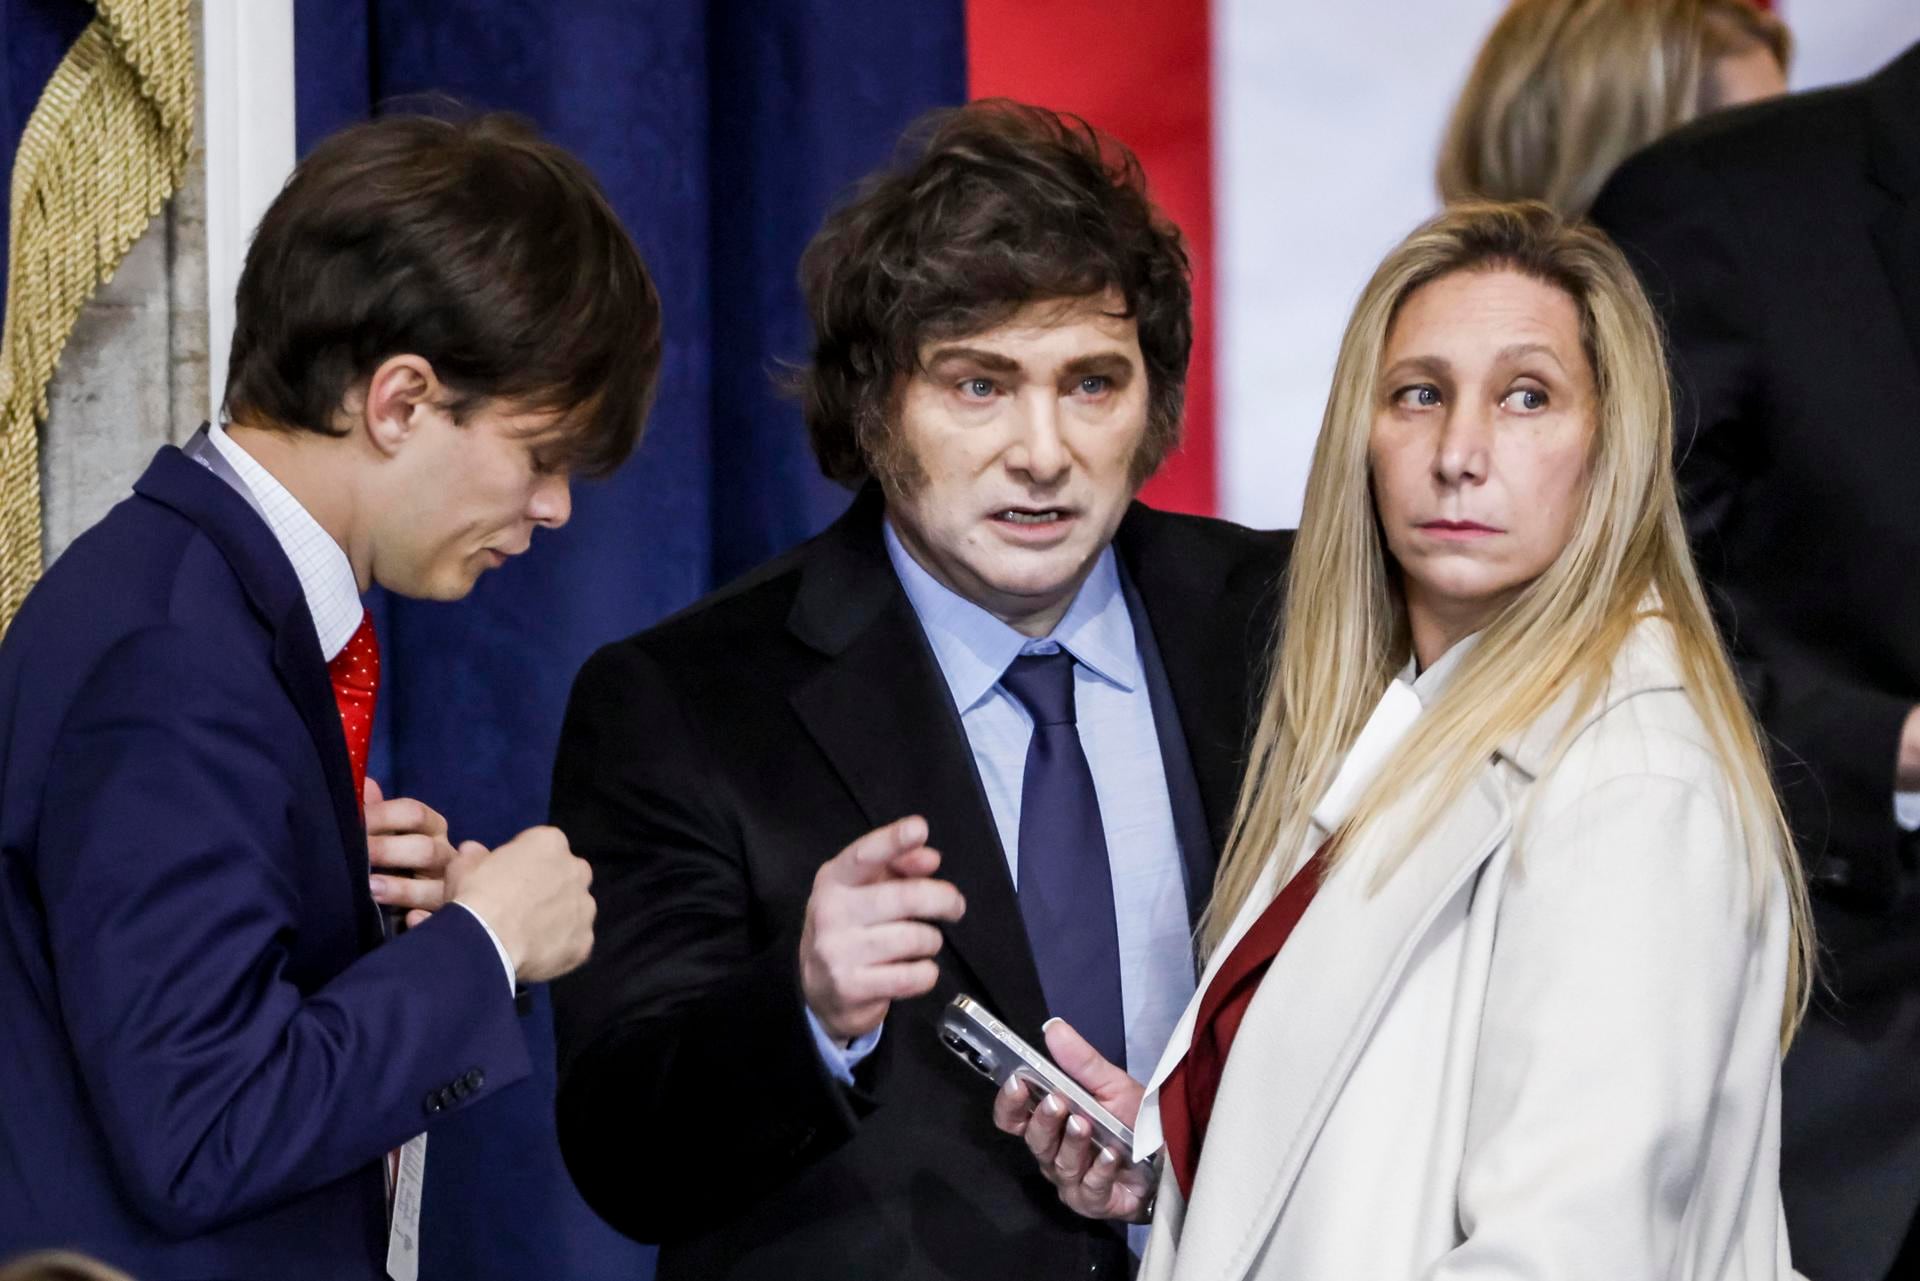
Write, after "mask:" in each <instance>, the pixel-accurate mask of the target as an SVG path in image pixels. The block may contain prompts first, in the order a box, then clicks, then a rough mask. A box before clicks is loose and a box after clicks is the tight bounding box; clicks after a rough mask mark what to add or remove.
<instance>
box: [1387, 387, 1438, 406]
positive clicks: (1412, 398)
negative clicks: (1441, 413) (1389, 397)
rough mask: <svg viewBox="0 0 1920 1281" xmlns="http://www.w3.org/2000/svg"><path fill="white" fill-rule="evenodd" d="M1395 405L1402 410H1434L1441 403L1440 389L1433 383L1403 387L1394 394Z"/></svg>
mask: <svg viewBox="0 0 1920 1281" xmlns="http://www.w3.org/2000/svg"><path fill="white" fill-rule="evenodd" d="M1393 403H1394V404H1395V405H1397V406H1398V407H1400V408H1401V409H1432V408H1433V407H1434V406H1436V405H1438V404H1439V403H1440V389H1439V388H1438V387H1435V386H1434V385H1433V384H1432V383H1418V384H1415V385H1414V386H1412V387H1402V388H1401V389H1400V390H1398V391H1396V392H1394V393H1393Z"/></svg>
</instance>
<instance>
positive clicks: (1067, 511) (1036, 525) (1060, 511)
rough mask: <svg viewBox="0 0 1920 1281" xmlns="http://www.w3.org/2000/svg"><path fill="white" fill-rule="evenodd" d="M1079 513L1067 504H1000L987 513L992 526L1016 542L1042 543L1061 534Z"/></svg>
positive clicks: (1069, 527) (1070, 526)
mask: <svg viewBox="0 0 1920 1281" xmlns="http://www.w3.org/2000/svg"><path fill="white" fill-rule="evenodd" d="M1078 516H1079V513H1078V512H1076V511H1074V510H1073V509H1072V508H1071V507H1025V506H1022V507H1002V508H1001V509H1000V510H999V511H996V512H993V513H991V515H990V517H989V519H991V520H992V522H993V525H994V528H995V529H997V530H999V531H1000V533H1001V534H1002V535H1003V536H1005V537H1007V538H1010V539H1013V540H1014V541H1016V542H1020V543H1025V544H1029V545H1031V544H1044V543H1050V542H1054V541H1056V540H1058V539H1059V538H1062V537H1064V536H1065V534H1066V532H1067V531H1068V530H1069V529H1071V528H1072V526H1073V522H1074V521H1075V520H1076V519H1077V518H1078Z"/></svg>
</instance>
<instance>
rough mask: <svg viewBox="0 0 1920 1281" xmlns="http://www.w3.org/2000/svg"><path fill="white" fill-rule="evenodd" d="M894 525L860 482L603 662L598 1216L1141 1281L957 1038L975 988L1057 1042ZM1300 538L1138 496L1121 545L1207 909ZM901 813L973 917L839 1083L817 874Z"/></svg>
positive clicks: (940, 1271) (689, 1259)
mask: <svg viewBox="0 0 1920 1281" xmlns="http://www.w3.org/2000/svg"><path fill="white" fill-rule="evenodd" d="M881 514H882V503H881V501H880V498H879V496H878V494H877V492H875V491H873V490H871V489H870V490H868V491H866V492H864V493H863V494H862V495H861V496H860V497H859V498H858V499H856V501H855V503H854V505H853V507H852V508H851V509H850V510H849V511H848V513H847V514H846V515H845V516H844V517H843V518H842V519H841V520H840V521H839V522H837V523H836V524H835V525H834V526H833V527H832V528H830V529H829V530H827V531H826V532H825V533H824V534H822V535H821V536H820V537H819V538H817V539H815V540H813V541H812V542H810V543H808V544H807V545H805V546H803V547H801V548H800V549H799V550H797V551H795V552H793V553H791V554H789V555H788V556H786V557H784V558H782V559H780V560H778V561H775V562H773V563H772V564H771V565H769V566H767V567H765V568H763V569H761V570H760V571H758V572H757V573H756V574H754V575H753V576H751V577H750V578H749V579H747V580H745V581H744V582H742V583H740V584H738V585H736V586H734V587H731V588H729V589H727V590H725V591H723V592H721V593H720V594H719V595H717V596H715V597H713V598H710V599H709V600H707V601H705V602H702V603H701V604H699V605H697V606H695V607H694V608H693V609H691V610H689V611H688V612H686V613H684V614H682V615H680V616H678V617H677V618H674V619H671V620H669V621H668V622H666V623H664V624H662V625H660V626H659V627H656V628H654V629H652V630H650V631H647V632H644V633H642V634H640V635H638V636H635V637H632V638H631V639H628V640H626V641H623V642H620V643H618V644H616V645H612V646H609V647H607V648H606V649H604V650H602V651H600V652H599V653H598V654H596V655H595V656H594V657H593V658H592V659H591V660H590V661H589V662H588V664H587V665H586V667H585V668H584V669H583V670H582V672H581V674H580V677H579V679H578V681H577V682H576V684H575V686H574V691H573V698H572V703H571V706H570V708H569V711H568V715H567V720H566V727H565V729H564V731H563V734H562V740H561V747H560V754H559V761H558V765H557V767H556V769H555V773H554V792H553V796H554V800H553V819H554V822H555V823H556V825H558V826H560V827H561V828H563V829H564V830H565V831H566V832H567V833H568V834H569V836H570V837H571V838H572V841H573V845H574V848H575V849H576V850H577V851H579V852H580V853H581V854H582V855H583V856H585V857H587V858H588V859H590V860H591V861H592V862H593V865H594V870H595V882H594V889H595V894H596V896H597V897H598V900H599V903H600V916H599V923H598V924H599V929H598V944H597V946H596V950H595V953H594V957H593V960H592V961H591V962H590V963H589V964H588V965H587V967H586V968H585V969H583V970H581V971H580V972H579V973H578V974H576V975H574V976H572V977H570V978H568V979H566V980H564V981H562V982H561V983H559V984H557V985H556V987H555V990H554V991H555V1008H556V1011H557V1019H558V1027H559V1037H560V1051H561V1080H560V1094H559V1103H558V1107H559V1125H560V1136H561V1147H562V1150H563V1151H564V1153H565V1155H566V1159H567V1164H568V1168H569V1169H570V1170H571V1171H572V1173H573V1177H574V1180H575V1182H576V1183H577V1184H578V1185H579V1187H580V1190H581V1192H582V1193H583V1194H584V1195H585V1197H586V1199H587V1201H588V1202H589V1204H591V1205H592V1206H593V1207H594V1208H595V1209H596V1210H597V1211H598V1212H599V1213H600V1214H601V1215H602V1216H603V1217H604V1218H605V1219H607V1221H608V1222H610V1223H612V1224H613V1225H614V1226H615V1227H617V1228H619V1229H621V1230H622V1231H624V1232H626V1233H627V1234H628V1235H630V1236H633V1237H636V1238H639V1239H641V1240H649V1241H660V1242H662V1243H663V1247H664V1248H663V1250H662V1253H661V1258H660V1265H659V1266H660V1276H661V1277H662V1278H663V1281H672V1279H674V1278H693V1277H698V1278H721V1277H727V1278H744V1277H756V1278H757V1277H766V1278H778V1281H798V1279H800V1278H807V1277H820V1278H844V1277H861V1278H894V1277H899V1278H904V1277H914V1278H920V1277H925V1278H962V1277H965V1278H981V1279H982V1281H1006V1279H1007V1278H1010V1277H1026V1276H1068V1275H1078V1276H1088V1275H1093V1276H1123V1275H1125V1273H1126V1270H1127V1266H1128V1256H1127V1254H1126V1251H1125V1247H1124V1242H1123V1238H1122V1236H1121V1234H1120V1233H1119V1232H1117V1231H1116V1230H1115V1229H1114V1228H1113V1227H1111V1226H1109V1225H1100V1224H1092V1223H1088V1222H1086V1221H1085V1220H1081V1219H1078V1218H1077V1217H1076V1216H1074V1215H1073V1214H1071V1213H1069V1212H1068V1211H1067V1210H1066V1209H1064V1208H1063V1207H1062V1206H1061V1205H1060V1203H1059V1200H1058V1198H1057V1196H1056V1195H1055V1193H1054V1191H1053V1189H1052V1188H1051V1187H1050V1186H1049V1185H1048V1184H1047V1183H1046V1182H1045V1181H1043V1180H1042V1179H1041V1178H1040V1177H1039V1175H1038V1174H1037V1173H1036V1172H1035V1170H1034V1168H1033V1163H1032V1161H1031V1160H1030V1159H1029V1158H1028V1157H1027V1155H1026V1152H1025V1150H1024V1149H1023V1148H1022V1147H1021V1146H1020V1144H1019V1142H1018V1140H1015V1139H1010V1138H1008V1137H1006V1136H1004V1135H1001V1134H999V1133H998V1132H997V1131H995V1130H994V1129H993V1126H992V1123H991V1116H990V1113H991V1093H990V1089H989V1087H988V1086H986V1084H985V1083H983V1082H982V1081H981V1080H980V1079H979V1078H978V1077H976V1076H974V1075H973V1074H972V1073H971V1072H970V1070H969V1069H967V1068H966V1067H964V1066H963V1065H962V1064H960V1063H959V1062H958V1060H956V1059H954V1058H953V1057H952V1056H951V1055H950V1054H949V1053H948V1052H947V1051H946V1050H945V1049H944V1048H943V1047H942V1046H940V1045H939V1044H938V1041H937V1039H936V1036H935V1032H934V1024H935V1020H936V1019H937V1016H938V1014H939V1011H940V1009H941V1007H942V1006H943V1005H944V1004H945V1002H946V1001H947V1000H948V999H949V998H950V997H951V996H952V995H953V994H954V993H955V992H956V991H966V992H969V993H971V994H973V995H976V996H978V997H980V998H981V999H982V1000H983V1001H985V1002H987V1003H988V1004H989V1005H991V1006H992V1007H993V1008H995V1009H996V1010H997V1011H998V1012H999V1013H1000V1014H1001V1016H1002V1017H1003V1018H1005V1019H1007V1020H1008V1021H1009V1022H1011V1023H1012V1024H1013V1025H1014V1026H1015V1027H1016V1028H1017V1029H1018V1030H1019V1031H1020V1032H1021V1033H1022V1034H1023V1035H1026V1036H1029V1037H1031V1038H1033V1039H1034V1040H1036V1041H1037V1040H1038V1039H1039V1025H1040V1023H1041V1022H1042V1021H1043V1019H1044V1018H1045V1007H1044V1004H1043V1000H1042V996H1041V991H1040V983H1039V979H1038V976H1037V974H1036V972H1035V969H1034V964H1033V960H1032V957H1031V954H1030V952H1029V949H1028V946H1027V941H1026V936H1025V932H1024V929H1023V926H1022V924H1021V919H1020V913H1019V908H1018V906H1017V904H1016V902H1015V899H1014V890H1013V885H1012V881H1011V878H1010V877H1009V876H1008V873H1007V865H1006V860H1005V857H1004V856H1003V854H1002V851H1001V849H1000V844H999V839H998V836H997V834H996V832H995V829H994V826H993V819H992V815H991V811H990V810H989V808H988V805H987V801H986V797H985V794H984V792H983V791H982V789H981V786H980V783H979V780H978V778H977V776H976V773H975V769H974V765H973V757H972V752H971V750H970V748H969V747H968V744H967V740H966V737H965V733H964V731H963V730H962V728H961V725H960V720H959V716H958V713H957V711H956V710H955V708H954V706H953V702H952V698H951V696H950V694H949V693H948V690H947V686H946V683H945V681H944V680H943V679H942V677H941V675H940V672H939V669H938V666H937V665H936V662H935V659H934V657H933V653H932V650H931V648H930V647H929V646H928V644H927V641H926V638H925V635H924V633H923V632H922V630H921V628H920V624H919V620H918V619H917V617H916V616H915V615H914V612H913V608H912V606H911V605H910V604H909V602H908V600H907V597H906V594H905V592H904V591H903V590H902V589H901V587H900V584H899V581H898V579H897V578H896V576H895V574H894V572H893V568H892V566H891V564H890V563H889V562H888V559H887V555H886V551H885V547H884V544H883V541H882V534H881ZM1289 542H1290V538H1289V536H1288V535H1285V534H1260V533H1254V532H1252V531H1249V530H1245V529H1241V528H1239V527H1237V526H1233V525H1228V524H1225V523H1223V522H1219V521H1211V520H1203V519H1199V518H1194V517H1184V516H1173V515H1167V514H1164V513H1160V512H1156V511H1153V510H1151V509H1149V508H1146V507H1143V506H1139V505H1136V506H1135V507H1134V508H1133V509H1132V510H1131V511H1130V512H1129V513H1128V515H1127V517H1126V519H1125V521H1124V522H1123V524H1122V525H1121V528H1120V531H1119V533H1118V535H1117V537H1116V539H1115V548H1116V550H1117V552H1118V554H1119V557H1120V560H1121V564H1122V567H1123V570H1124V572H1125V577H1126V578H1127V579H1128V580H1129V582H1130V584H1131V586H1132V588H1133V589H1134V599H1135V601H1136V602H1137V603H1139V604H1143V605H1144V610H1145V614H1146V620H1147V623H1148V624H1149V628H1150V631H1149V634H1148V635H1147V636H1146V637H1145V638H1144V639H1146V640H1147V641H1148V642H1149V643H1148V645H1146V646H1143V656H1145V657H1147V658H1148V659H1149V662H1148V664H1147V666H1148V680H1149V684H1150V685H1152V684H1154V683H1156V682H1158V683H1163V684H1164V688H1165V690H1167V691H1170V693H1171V699H1170V700H1169V701H1168V702H1166V703H1162V702H1160V701H1156V707H1155V715H1156V720H1157V721H1158V722H1160V725H1161V729H1162V737H1163V743H1164V747H1163V756H1164V755H1169V750H1168V749H1171V756H1172V757H1177V756H1179V755H1181V754H1184V755H1185V756H1186V757H1187V758H1188V759H1189V760H1190V762H1191V770H1190V772H1189V771H1185V770H1179V769H1175V768H1169V771H1168V773H1169V777H1170V778H1174V777H1176V776H1187V777H1190V778H1191V780H1192V785H1191V786H1190V787H1188V788H1186V789H1182V788H1180V787H1179V786H1178V785H1176V784H1170V787H1171V788H1172V790H1173V792H1174V796H1173V800H1174V802H1175V804H1174V808H1175V816H1176V826H1179V827H1181V828H1183V829H1184V830H1183V837H1185V839H1183V841H1182V847H1183V854H1184V855H1185V856H1186V861H1187V870H1188V879H1189V900H1190V903H1191V904H1192V905H1193V906H1194V907H1195V908H1196V909H1197V908H1198V907H1199V906H1202V905H1204V901H1205V898H1206V896H1207V894H1208V892H1209V891H1210V888H1211V880H1212V869H1213V863H1214V860H1215V852H1216V851H1217V850H1218V848H1219V846H1220V843H1221V841H1222V839H1223V837H1224V834H1225V831H1226V827H1227V824H1228V822H1229V820H1230V818H1231V814H1232V806H1233V801H1234V797H1235V792H1236V789H1237V787H1238V783H1239V776H1240V769H1241V763H1242V756H1243V746H1244V741H1245V739H1246V737H1247V734H1248V728H1249V724H1250V716H1251V713H1252V710H1253V707H1254V703H1255V698H1256V695H1257V690H1256V688H1255V686H1256V681H1257V678H1256V675H1255V673H1256V670H1257V669H1259V668H1261V667H1262V666H1263V660H1264V656H1265V652H1266V648H1267V645H1268V642H1269V640H1270V638H1271V634H1272V626H1273V617H1274V612H1275V608H1276V606H1277V603H1278V599H1279V598H1278V579H1279V574H1280V571H1281V569H1282V567H1283V564H1284V558H1285V553H1286V549H1287V547H1288V546H1289ZM1136 621H1137V619H1136ZM1154 650H1157V651H1158V657H1159V659H1160V668H1161V671H1160V673H1155V672H1154V670H1153V669H1154V666H1155V665H1154V664H1153V662H1152V661H1151V659H1152V651H1154ZM1176 708H1177V711H1176V710H1175V709H1176ZM1169 722H1177V727H1176V726H1174V725H1170V724H1169ZM1169 733H1172V734H1173V735H1174V737H1173V738H1172V740H1171V741H1168V736H1169ZM1171 763H1172V762H1171V761H1170V764H1171ZM1183 790H1185V791H1186V792H1188V793H1189V794H1190V795H1191V797H1192V799H1193V801H1194V804H1193V805H1192V806H1190V807H1189V806H1183V805H1182V804H1181V796H1180V793H1181V791H1183ZM1183 809H1188V810H1190V813H1189V814H1187V815H1186V816H1185V819H1184V821H1183V815H1182V813H1181V811H1182V810H1183ZM909 813H919V814H923V815H925V816H926V818H927V821H928V825H929V828H930V832H931V841H932V844H933V845H934V846H935V847H936V848H938V849H939V850H940V851H941V852H942V854H943V856H944V863H943V866H942V871H941V875H943V876H946V877H949V878H950V879H951V880H952V881H953V882H954V883H955V884H956V885H957V886H958V887H959V888H960V890H961V892H962V893H963V894H965V896H966V900H967V913H966V916H965V918H964V919H963V920H961V921H960V922H958V923H957V924H955V925H953V926H951V927H949V928H948V929H947V931H946V937H947V947H946V949H945V950H944V951H943V952H942V953H941V955H940V968H941V972H942V973H941V982H940V985H939V987H938V989H937V990H936V991H935V992H934V993H933V994H931V995H929V996H927V997H924V998H921V999H919V1000H915V1001H907V1002H900V1003H898V1004H896V1005H895V1007H894V1009H893V1010H892V1011H891V1012H890V1013H889V1015H888V1019H887V1024H886V1031H885V1034H884V1035H883V1036H882V1038H881V1042H880V1047H879V1049H878V1050H877V1051H876V1052H875V1053H874V1054H873V1055H872V1056H871V1057H870V1058H869V1059H868V1060H867V1061H866V1062H864V1063H862V1064H861V1066H860V1069H859V1071H858V1073H857V1075H856V1087H855V1088H853V1089H851V1090H849V1089H846V1088H844V1087H842V1086H841V1085H839V1084H838V1083H837V1082H836V1081H834V1079H833V1078H832V1077H831V1076H830V1075H829V1073H828V1072H827V1070H826V1068H825V1067H824V1066H823V1065H822V1064H821V1062H820V1059H819V1055H818V1053H817V1051H816V1049H815V1046H814V1043H813V1039H812V1034H811V1031H810V1029H809V1026H808V1024H807V1021H806V1017H805V1006H804V1001H803V998H802V996H801V992H800V982H799V972H798V971H799V965H798V947H799V936H800V928H801V924H802V917H803V913H804V909H805V905H806V902H807V898H808V895H809V893H810V891H811V889H812V884H813V877H814V874H815V872H816V871H817V870H818V869H819V867H820V865H821V864H822V863H823V862H825V861H826V860H827V859H829V858H831V857H832V856H833V855H834V854H836V853H837V852H838V851H839V850H840V849H841V848H842V847H844V846H845V845H846V844H847V843H848V842H849V841H851V840H852V839H853V838H855V837H856V836H858V835H860V834H861V833H862V832H865V831H868V830H869V829H871V828H873V827H876V826H878V825H880V824H882V823H885V822H889V821H891V820H893V819H895V818H899V817H901V816H903V815H906V814H909ZM1196 846H1198V847H1199V848H1195V847H1196Z"/></svg>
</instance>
